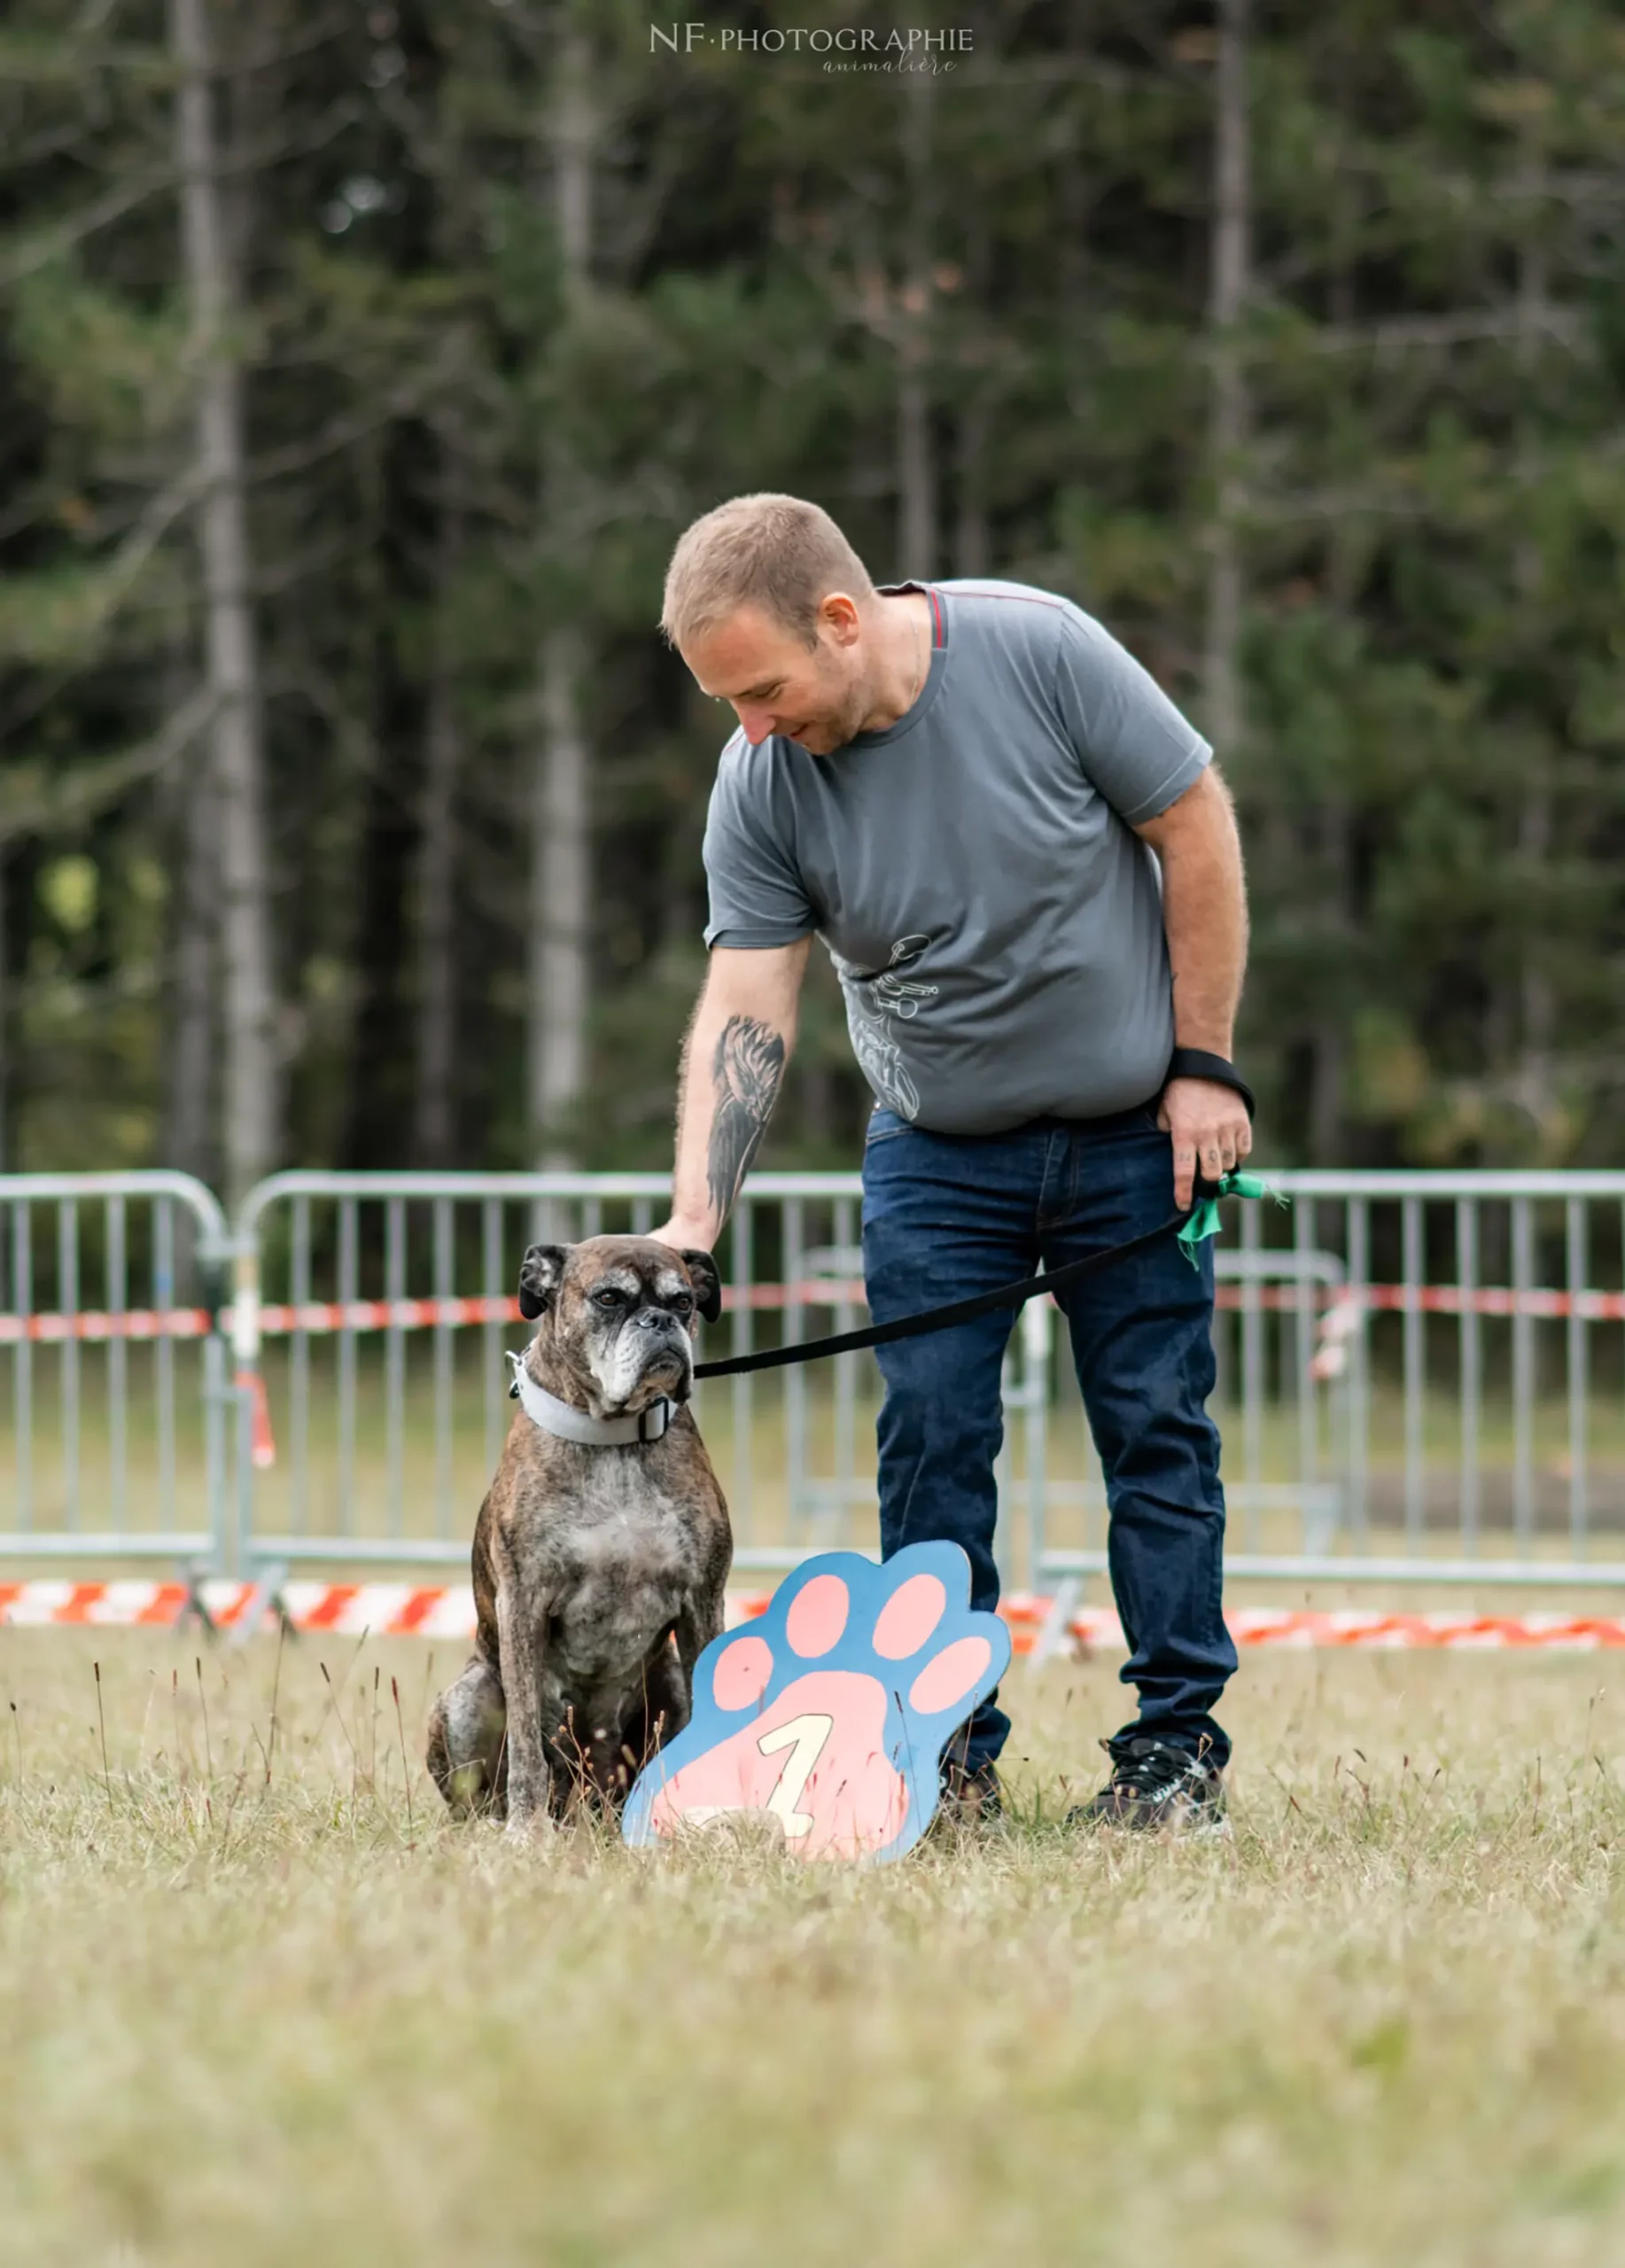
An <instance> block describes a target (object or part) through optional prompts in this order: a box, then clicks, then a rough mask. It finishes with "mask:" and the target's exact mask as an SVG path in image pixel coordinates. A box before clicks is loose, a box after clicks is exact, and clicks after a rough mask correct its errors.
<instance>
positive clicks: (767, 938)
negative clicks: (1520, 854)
mask: <svg viewBox="0 0 1625 2268" xmlns="http://www.w3.org/2000/svg"><path fill="white" fill-rule="evenodd" d="M663 626H664V628H665V633H666V635H667V636H668V637H669V638H670V639H671V641H672V642H673V644H674V645H675V646H676V647H677V648H678V649H679V650H680V653H681V654H682V656H683V659H684V660H685V661H686V662H687V664H688V667H689V669H690V670H691V672H693V674H694V676H695V678H696V680H697V681H698V683H699V685H700V687H701V688H702V689H703V690H704V692H706V693H708V694H711V695H716V696H718V697H719V698H720V699H722V700H725V701H727V703H729V704H730V705H731V707H732V708H733V710H734V711H735V715H736V716H737V718H738V719H739V729H738V731H737V732H736V733H735V734H734V736H733V738H732V739H731V740H730V741H729V742H728V743H727V747H726V748H725V750H723V753H722V759H721V763H720V765H719V769H718V773H717V780H716V784H715V787H714V788H713V789H712V792H711V809H710V816H709V819H708V822H707V826H706V831H705V844H704V858H705V867H706V874H707V877H708V881H709V885H710V893H711V920H710V922H709V925H708V927H707V928H706V932H705V936H706V942H707V944H709V946H710V948H711V960H710V966H709V969H708V973H707V976H706V982H705V986H704V991H703V993H702V995H701V998H700V1001H699V1005H698V1006H697V1008H696V1012H695V1016H694V1021H693V1023H692V1025H691V1026H690V1029H689V1032H688V1042H687V1046H686V1049H685V1054H684V1061H683V1068H682V1071H681V1074H680V1102H679V1123H678V1139H677V1164H676V1173H675V1177H674V1184H673V1219H672V1221H671V1222H670V1223H668V1224H667V1225H666V1227H665V1228H664V1229H662V1230H661V1231H659V1233H660V1234H661V1235H663V1236H665V1237H669V1238H670V1239H671V1240H672V1241H673V1242H674V1243H678V1244H683V1245H698V1246H702V1247H711V1246H712V1245H713V1244H714V1243H715V1242H716V1240H717V1239H718V1237H719V1233H720V1231H721V1228H722V1224H723V1223H724V1221H725V1220H726V1218H727V1214H728V1210H729V1208H730V1207H731V1206H732V1204H733V1202H734V1200H735V1197H736V1196H737V1194H738V1192H739V1188H740V1184H741V1183H742V1181H743V1178H744V1176H745V1173H746V1170H747V1169H748V1168H749V1166H750V1161H751V1159H752V1157H753V1156H754V1154H755V1153H756V1150H757V1147H758V1144H759V1142H760V1140H761V1138H762V1134H763V1130H764V1129H765V1128H766V1124H767V1120H768V1116H769V1114H770V1113H771V1111H772V1109H773V1106H774V1099H775V1097H776V1095H777V1093H778V1090H779V1085H780V1083H781V1079H782V1076H783V1073H784V1067H785V1064H786V1062H787V1060H788V1059H789V1053H790V1050H791V1047H792V1046H793V1045H794V1042H795V1037H796V1016H797V998H798V995H799V992H800V988H801V983H802V979H803V975H804V974H805V968H806V964H807V955H808V952H809V950H810V948H811V944H812V937H813V936H814V935H817V936H820V938H821V939H822V940H823V942H824V944H825V945H826V946H827V948H828V951H829V954H830V957H831V959H832V960H833V961H834V963H835V967H836V972H837V974H838V975H839V977H840V981H841V985H842V989H843V991H844V995H845V1000H846V1010H847V1020H848V1023H849V1026H850V1028H851V1038H852V1045H853V1047H854V1049H855V1051H856V1052H857V1056H858V1060H859V1063H860V1065H861V1066H862V1068H863V1071H864V1075H865V1076H866V1078H867V1081H868V1083H869V1085H870V1086H871V1088H872V1089H873V1090H874V1093H875V1112H874V1115H873V1116H872V1118H871V1119H870V1121H869V1125H868V1130H867V1137H866V1140H865V1146H864V1160H863V1192H864V1195H863V1253H864V1274H865V1279H866V1283H867V1293H868V1301H869V1308H870V1311H871V1313H872V1315H873V1316H874V1317H875V1320H876V1321H877V1322H885V1321H889V1320H890V1319H891V1318H893V1317H900V1316H906V1315H912V1314H915V1313H918V1312H920V1311H921V1310H923V1309H928V1308H932V1307H936V1306H939V1305H941V1304H943V1303H945V1302H946V1301H952V1300H960V1299H964V1298H967V1297H968V1296H969V1295H970V1294H971V1293H976V1292H981V1291H986V1290H991V1289H993V1288H995V1287H997V1286H998V1285H1001V1284H1005V1283H1008V1282H1011V1281H1013V1280H1015V1279H1016V1278H1021V1277H1023V1276H1027V1275H1030V1274H1032V1273H1033V1272H1035V1270H1036V1269H1037V1267H1038V1265H1039V1264H1040V1263H1041V1264H1042V1265H1044V1266H1045V1267H1050V1268H1054V1267H1058V1266H1060V1265H1061V1264H1062V1263H1063V1262H1066V1261H1069V1260H1072V1259H1076V1258H1077V1257H1079V1256H1081V1255H1082V1254H1086V1253H1090V1252H1092V1251H1099V1250H1102V1249H1104V1248H1106V1247H1108V1246H1112V1245H1116V1244H1119V1243H1122V1242H1124V1241H1125V1240H1126V1239H1130V1238H1133V1237H1136V1236H1139V1235H1140V1234H1141V1233H1142V1232H1143V1231H1148V1230H1151V1229H1154V1228H1155V1227H1156V1225H1157V1224H1158V1223H1160V1222H1161V1221H1162V1220H1165V1219H1166V1218H1167V1217H1168V1216H1169V1213H1170V1208H1172V1207H1175V1206H1177V1207H1179V1208H1185V1207H1187V1206H1188V1205H1189V1204H1190V1203H1191V1202H1192V1196H1193V1182H1194V1179H1195V1177H1197V1176H1198V1174H1200V1175H1201V1177H1205V1178H1206V1179H1209V1180H1217V1177H1219V1175H1220V1174H1221V1173H1223V1172H1225V1171H1226V1170H1228V1169H1230V1168H1231V1167H1232V1166H1234V1165H1235V1164H1236V1162H1237V1161H1238V1160H1239V1159H1240V1158H1243V1157H1245V1156H1246V1155H1247V1153H1248V1150H1249V1148H1250V1146H1251V1135H1250V1131H1249V1124H1248V1108H1247V1104H1246V1101H1245V1100H1244V1099H1243V1098H1244V1096H1245V1089H1244V1088H1242V1087H1240V1086H1239V1085H1232V1084H1229V1081H1230V1079H1231V1078H1232V1077H1233V1073H1232V1072H1230V1070H1229V1057H1230V1052H1231V1044H1232V1027H1233V1022H1234V1018H1235V1012H1236V1006H1237V1002H1238V999H1239V998H1240V986H1241V975H1242V968H1243V965H1244V961H1245V957H1246V942H1247V912H1246V899H1245V894H1244V890H1243V885H1242V876H1241V858H1240V844H1239V842H1238V839H1237V835H1236V828H1235V822H1234V818H1233V815H1232V808H1231V804H1230V798H1229V796H1228V795H1227V794H1226V792H1225V788H1224V787H1223V786H1222V784H1221V782H1220V781H1219V778H1218V775H1217V771H1216V770H1215V769H1214V766H1213V765H1212V763H1211V760H1210V759H1211V753H1212V752H1211V750H1209V747H1208V745H1207V743H1206V742H1205V741H1203V740H1202V738H1201V735H1200V734H1198V733H1196V732H1195V731H1194V730H1193V728H1192V726H1190V725H1189V724H1187V723H1186V720H1185V718H1183V717H1182V716H1181V715H1180V713H1179V711H1178V710H1177V709H1176V708H1175V707H1174V705H1173V703H1171V702H1170V700H1169V699H1168V698H1167V697H1166V695H1164V694H1163V693H1162V691H1161V690H1160V689H1159V688H1158V687H1157V686H1156V685H1155V682H1154V681H1153V680H1152V679H1151V678H1150V677H1149V676H1148V675H1147V673H1146V672H1145V671H1144V670H1143V669H1141V668H1140V666H1139V664H1138V663H1137V662H1135V661H1134V660H1133V659H1132V658H1131V656H1129V655H1128V654H1127V653H1126V652H1125V651H1124V649H1123V648H1122V647H1121V646H1120V645H1118V644H1117V642H1116V640H1114V639H1113V638H1111V637H1110V636H1109V635H1108V633H1107V632H1106V631H1105V630H1103V629H1102V628H1101V627H1100V624H1099V623H1097V622H1095V621H1093V620H1092V619H1091V617H1089V616H1088V615H1086V614H1085V613H1083V612H1082V611H1081V610H1079V609H1078V608H1077V607H1076V606H1074V605H1072V604H1071V603H1070V602H1069V601H1068V600H1065V599H1062V598H1058V597H1056V596H1054V594H1051V593H1049V592H1046V591H1040V590H1034V589H1030V588H1029V587H1028V586H1024V585H1022V584H1015V583H1003V582H993V581H958V582H948V583H931V584H922V583H916V582H910V583H902V584H898V585H895V586H884V587H882V588H876V587H875V586H874V585H873V584H872V583H871V581H870V579H869V577H868V575H867V572H866V571H865V569H864V567H863V564H862V563H861V561H860V560H859V558H858V557H857V555H856V554H855V553H854V552H853V550H852V548H851V545H850V544H849V543H848V542H847V540H846V539H845V537H844V535H843V534H842V533H841V531H840V529H839V528H838V527H836V524H835V523H834V521H833V520H831V519H830V518H829V517H828V514H826V513H824V512H823V511H821V510H820V509H819V508H818V507H817V506H816V505H813V504H809V503H805V502H804V501H801V500H800V499H798V498H796V497H791V496H773V495H759V496H741V497H736V498H735V499H734V500H733V501H732V502H730V503H727V504H724V505H721V506H719V508H718V509H717V510H715V511H713V512H710V513H708V514H707V515H706V516H705V517H704V518H703V519H701V520H698V521H696V523H695V524H694V525H693V526H692V527H690V528H689V529H688V531H687V532H686V533H685V534H684V535H683V537H682V539H681V540H680V542H679V544H678V546H677V548H676V551H675V552H674V554H673V559H672V563H671V567H670V571H669V572H668V575H667V579H666V588H665V611H664V616H663ZM1154 854H1155V855H1154ZM1179 1050H1193V1051H1200V1052H1201V1055H1202V1056H1205V1057H1206V1058H1207V1059H1208V1060H1206V1061H1202V1060H1200V1059H1199V1060H1198V1061H1197V1063H1196V1065H1195V1066H1194V1068H1197V1069H1198V1070H1200V1071H1202V1072H1205V1073H1206V1074H1208V1076H1198V1077H1191V1076H1182V1075H1181V1074H1182V1065H1181V1059H1180V1055H1179V1053H1178V1052H1177V1051H1179ZM1215 1059H1217V1060H1215ZM1170 1073H1171V1074H1172V1075H1173V1076H1170ZM1215 1074H1217V1076H1214V1075H1215ZM1061 1305H1062V1307H1063V1309H1065V1312H1066V1317H1067V1322H1068V1324H1069V1330H1070V1333H1071V1340H1072V1349H1073V1355H1074V1358H1075V1360H1076V1363H1077V1376H1078V1381H1079V1384H1080V1386H1081V1387H1082V1389H1083V1394H1084V1400H1085V1407H1086V1409H1087V1411H1088V1416H1089V1422H1090V1425H1091V1428H1092V1432H1093V1435H1094V1440H1095V1443H1096V1445H1097V1447H1098V1449H1100V1457H1101V1462H1102V1466H1103V1469H1104V1472H1105V1475H1106V1483H1107V1492H1108V1503H1109V1506H1110V1513H1111V1523H1110V1535H1109V1543H1110V1549H1109V1558H1110V1566H1111V1577H1112V1587H1113V1590H1114V1592H1115V1593H1116V1600H1117V1605H1118V1609H1119V1612H1121V1615H1122V1618H1123V1626H1124V1632H1125V1634H1126V1636H1127V1639H1128V1643H1129V1646H1130V1649H1131V1651H1130V1658H1129V1660H1128V1663H1127V1665H1126V1666H1125V1667H1124V1673H1123V1674H1124V1681H1125V1682H1129V1683H1131V1684H1133V1685H1135V1686H1137V1687H1138V1688H1139V1704H1140V1706H1139V1718H1138V1720H1136V1721H1134V1722H1132V1723H1131V1724H1129V1725H1126V1726H1125V1727H1124V1728H1123V1730H1122V1731H1121V1732H1119V1733H1118V1734H1117V1735H1116V1736H1115V1737H1114V1738H1113V1739H1111V1740H1109V1741H1108V1742H1106V1743H1105V1744H1104V1745H1105V1746H1106V1748H1107V1750H1108V1754H1109V1755H1110V1758H1111V1761H1112V1773H1111V1778H1110V1782H1109V1784H1108V1786H1107V1787H1106V1788H1105V1789H1104V1790H1102V1791H1101V1793H1100V1795H1099V1796H1098V1797H1097V1798H1095V1800H1094V1801H1093V1802H1092V1804H1089V1805H1086V1806H1084V1807H1083V1808H1082V1810H1081V1811H1080V1812H1078V1813H1077V1814H1073V1816H1074V1817H1077V1818H1085V1817H1086V1818H1090V1819H1093V1820H1099V1821H1108V1822H1112V1823H1115V1824H1120V1825H1124V1826H1131V1827H1139V1828H1147V1827H1149V1828H1157V1827H1162V1828H1169V1829H1181V1830H1185V1829H1191V1830H1209V1831H1212V1830H1216V1829H1222V1828H1223V1824H1224V1786H1223V1779H1222V1774H1223V1771H1224V1767H1225V1762H1226V1759H1227V1757H1228V1754H1229V1744H1228V1742H1227V1740H1226V1738H1225V1734H1224V1733H1223V1732H1222V1730H1221V1729H1220V1728H1219V1726H1218V1725H1217V1722H1216V1721H1215V1719H1214V1716H1213V1711H1214V1708H1215V1707H1216V1705H1217V1701H1218V1698H1219V1696H1220V1694H1221V1692H1222V1691H1223V1689H1224V1687H1225V1681H1226V1680H1227V1678H1228V1677H1229V1675H1230V1674H1231V1673H1232V1670H1233V1669H1234V1667H1235V1660H1236V1658H1235V1652H1234V1650H1233V1648H1232V1643H1231V1640H1230V1637H1229V1635H1228V1633H1227V1632H1226V1630H1225V1623H1224V1619H1223V1615H1222V1613H1221V1610H1220V1590H1221V1581H1222V1556H1223V1542H1224V1525H1225V1503H1224V1495H1223V1493H1222V1491H1221V1488H1220V1486H1219V1474H1218V1463H1219V1444H1218V1435H1217V1430H1216V1428H1215V1426H1214V1425H1213V1423H1212V1420H1211V1419H1210V1418H1209V1416H1208V1415H1207V1411H1206V1408H1205V1403H1206V1398H1207V1396H1208V1394H1209V1392H1210V1391H1211V1388H1212V1385H1213V1377H1214V1369H1213V1352H1212V1339H1211V1322H1212V1309H1213V1274H1212V1260H1211V1257H1210V1256H1204V1258H1203V1260H1202V1262H1201V1268H1200V1270H1194V1269H1193V1268H1192V1266H1191V1264H1190V1262H1189V1261H1188V1260H1187V1258H1186V1254H1185V1252H1184V1250H1183V1249H1182V1248H1181V1247H1179V1246H1178V1244H1177V1243H1176V1241H1175V1239H1174V1238H1173V1237H1172V1236H1171V1235H1170V1236H1169V1237H1167V1238H1166V1239H1162V1240H1160V1241H1159V1242H1157V1243H1155V1244H1154V1245H1153V1246H1151V1247H1148V1248H1147V1250H1145V1251H1143V1252H1140V1253H1139V1254H1135V1255H1134V1256H1133V1257H1131V1258H1130V1259H1128V1260H1126V1261H1124V1262H1122V1263H1120V1264H1116V1265H1113V1266H1110V1267H1108V1268H1106V1269H1104V1270H1100V1271H1098V1272H1096V1273H1095V1274H1093V1275H1092V1276H1090V1277H1089V1278H1087V1279H1086V1280H1085V1281H1083V1282H1080V1283H1079V1284H1078V1285H1076V1286H1075V1287H1074V1288H1073V1289H1072V1290H1071V1291H1070V1292H1069V1293H1068V1294H1067V1296H1066V1297H1065V1298H1063V1300H1062V1301H1061ZM1013 1320H1014V1317H1013V1316H1012V1314H1011V1313H1009V1312H1008V1311H1002V1312H999V1313H995V1314H991V1315H988V1316H984V1317H982V1318H981V1319H980V1320H979V1321H976V1322H972V1323H968V1324H960V1325H956V1326H954V1327H952V1328H951V1329H949V1330H946V1331H943V1332H937V1333H936V1334H934V1335H932V1336H929V1337H924V1338H919V1339H913V1340H904V1341H902V1342H901V1343H899V1344H897V1345H893V1346H890V1347H887V1348H882V1350H881V1351H880V1355H879V1360H880V1365H881V1370H882V1374H883V1377H884V1379H885V1386H886V1394H885V1401H884V1404H883V1407H882V1410H881V1415H880V1423H879V1456H880V1471H879V1483H880V1531H881V1543H882V1550H884V1551H885V1553H886V1554H887V1555H888V1556H890V1554H891V1553H893V1552H895V1551H897V1550H900V1549H901V1548H902V1546H903V1545H905V1544H906V1543H915V1542H922V1541H924V1540H926V1539H928V1538H935V1537H948V1538H951V1539H952V1541H953V1542H957V1543H960V1544H961V1545H962V1546H963V1547H964V1549H965V1550H966V1552H967V1553H968V1557H969V1559H970V1564H971V1570H972V1602H973V1604H975V1605H976V1606H977V1607H981V1608H988V1607H991V1606H992V1605H993V1604H995V1603H996V1601H997V1598H998V1589H999V1579H998V1574H997V1572H996V1570H995V1566H994V1562H993V1550H992V1546H993V1528H994V1520H995V1515H996V1511H997V1497H996V1490H995V1483H994V1479H993V1460H994V1457H995V1456H996V1455H997V1453H998V1449H999V1441H1000V1438H1001V1416H1000V1402H999V1370H1000V1364H1001V1361H1002V1357H1003V1354H1004V1348H1005V1344H1006V1341H1007V1338H1008V1336H1009V1332H1010V1329H1011V1325H1012V1323H1013ZM1008 1729H1009V1721H1008V1720H1007V1718H1006V1717H1005V1716H1004V1715H1003V1714H1002V1713H1001V1712H1000V1711H999V1709H998V1708H997V1707H996V1706H994V1705H993V1704H992V1703H991V1702H990V1703H989V1704H988V1705H985V1706H984V1707H983V1708H982V1709H981V1710H980V1711H978V1713H977V1714H976V1716H975V1717H974V1718H973V1719H972V1720H971V1722H970V1724H969V1726H968V1728H967V1730H966V1734H965V1736H964V1737H963V1744H962V1746H958V1747H956V1756H955V1761H954V1762H953V1764H952V1765H951V1767H950V1768H949V1772H948V1775H946V1779H945V1802H946V1803H947V1805H948V1806H949V1808H950V1811H951V1813H952V1812H957V1814H958V1815H959V1816H960V1819H961V1820H964V1821H970V1820H974V1819H976V1818H980V1817H983V1816H985V1815H987V1814H992V1813H995V1812H997V1811H998V1809H999V1778H998V1774H997V1772H996V1770H995V1768H994V1759H995V1758H996V1757H997V1756H998V1754H999V1749H1000V1748H1001V1746H1002V1745H1003V1743H1004V1739H1005V1736H1006V1734H1007V1731H1008Z"/></svg>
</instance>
